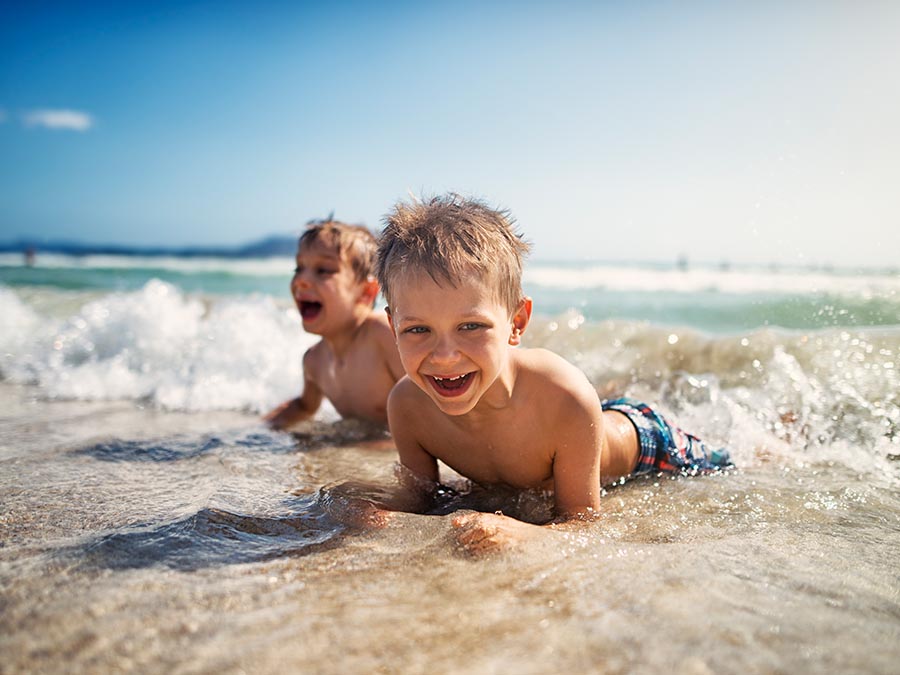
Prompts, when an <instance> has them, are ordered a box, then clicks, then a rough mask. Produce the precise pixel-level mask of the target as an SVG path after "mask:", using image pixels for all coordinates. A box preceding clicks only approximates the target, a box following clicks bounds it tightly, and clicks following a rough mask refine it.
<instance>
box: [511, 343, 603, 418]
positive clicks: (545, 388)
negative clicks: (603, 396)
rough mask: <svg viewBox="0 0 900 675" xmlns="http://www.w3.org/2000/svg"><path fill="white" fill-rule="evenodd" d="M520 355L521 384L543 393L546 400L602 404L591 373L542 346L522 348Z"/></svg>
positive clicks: (591, 404)
mask: <svg viewBox="0 0 900 675" xmlns="http://www.w3.org/2000/svg"><path fill="white" fill-rule="evenodd" d="M516 354H517V358H518V361H519V372H520V376H519V382H520V384H521V386H524V387H527V388H529V389H531V390H533V391H540V392H542V395H541V398H542V399H544V400H555V401H559V402H560V403H563V404H565V405H568V404H570V403H573V402H575V401H578V402H580V403H582V404H586V405H590V406H591V407H593V405H594V404H595V403H596V404H597V405H599V398H598V397H597V391H596V389H594V386H593V385H592V384H591V383H590V381H589V380H588V378H587V376H586V375H585V374H584V373H583V372H582V371H581V370H580V369H579V368H577V367H576V366H574V365H572V364H571V363H569V362H568V361H566V360H565V359H564V358H563V357H561V356H559V355H558V354H555V353H554V352H551V351H549V350H547V349H542V348H531V349H519V350H517V352H516ZM547 394H549V395H552V396H547Z"/></svg>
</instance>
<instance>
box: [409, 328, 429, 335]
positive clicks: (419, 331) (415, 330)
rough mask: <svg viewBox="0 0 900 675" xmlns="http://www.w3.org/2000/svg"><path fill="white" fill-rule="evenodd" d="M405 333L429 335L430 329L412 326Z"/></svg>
mask: <svg viewBox="0 0 900 675" xmlns="http://www.w3.org/2000/svg"><path fill="white" fill-rule="evenodd" d="M403 332H404V333H411V334H413V335H421V334H422V333H427V332H428V329H427V328H425V326H412V327H410V328H407V329H406V330H405V331H403Z"/></svg>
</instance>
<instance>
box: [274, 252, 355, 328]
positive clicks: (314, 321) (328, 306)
mask: <svg viewBox="0 0 900 675" xmlns="http://www.w3.org/2000/svg"><path fill="white" fill-rule="evenodd" d="M364 286H365V284H363V283H361V282H359V281H357V279H356V277H355V276H354V274H353V270H352V268H351V267H350V265H349V264H348V263H347V262H346V261H345V260H343V259H342V258H341V257H340V256H339V255H338V253H337V252H336V251H335V250H334V249H331V248H329V247H327V246H325V245H323V244H322V243H320V242H318V241H314V242H312V243H311V244H304V245H302V246H300V247H299V248H298V249H297V267H296V268H295V269H294V277H293V279H291V295H292V296H293V297H294V302H295V303H296V305H297V309H298V310H299V311H300V317H301V318H302V319H303V329H304V330H305V331H307V332H308V333H314V334H316V335H324V334H327V333H329V332H331V331H335V330H341V329H342V328H343V327H344V326H345V324H346V322H347V320H348V319H349V318H350V317H351V315H352V312H353V309H354V308H355V306H356V304H357V302H359V301H360V298H361V296H362V294H363V289H364Z"/></svg>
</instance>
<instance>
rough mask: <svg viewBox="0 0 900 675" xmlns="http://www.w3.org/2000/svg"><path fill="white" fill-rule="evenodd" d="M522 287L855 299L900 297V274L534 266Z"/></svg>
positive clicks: (605, 266)
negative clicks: (817, 295)
mask: <svg viewBox="0 0 900 675" xmlns="http://www.w3.org/2000/svg"><path fill="white" fill-rule="evenodd" d="M524 284H525V285H526V287H527V286H528V285H535V286H540V287H544V288H554V289H560V290H579V289H598V290H599V289H603V290H609V291H646V292H662V291H664V292H669V293H697V292H703V291H715V292H719V293H734V294H752V293H772V294H779V295H781V294H784V295H788V294H790V295H814V294H825V293H827V294H834V295H854V296H858V297H861V298H870V297H898V296H900V275H896V274H893V275H891V274H874V273H870V274H854V275H849V274H837V273H829V272H817V271H799V270H793V271H781V272H776V271H771V270H764V269H746V270H720V269H711V268H695V269H688V270H679V269H653V268H649V267H643V268H642V267H635V266H629V267H621V266H614V265H587V266H578V267H571V266H549V265H531V266H530V267H529V268H528V269H527V270H526V271H525V275H524Z"/></svg>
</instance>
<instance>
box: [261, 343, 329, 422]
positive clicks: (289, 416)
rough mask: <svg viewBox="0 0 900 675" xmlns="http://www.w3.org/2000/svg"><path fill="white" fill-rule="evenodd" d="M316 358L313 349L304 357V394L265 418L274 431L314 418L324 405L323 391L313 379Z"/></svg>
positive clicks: (280, 406)
mask: <svg viewBox="0 0 900 675" xmlns="http://www.w3.org/2000/svg"><path fill="white" fill-rule="evenodd" d="M314 360H315V357H314V355H313V353H312V349H308V350H307V351H306V353H305V354H304V355H303V393H302V394H300V396H298V397H297V398H292V399H291V400H289V401H285V402H284V403H282V404H281V405H279V406H278V407H277V408H275V409H274V410H272V411H270V412H269V413H267V414H266V415H265V416H264V417H263V421H264V422H265V423H266V424H268V425H269V426H270V427H272V428H273V429H287V428H290V427H292V426H294V425H295V424H297V423H299V422H302V421H303V420H307V419H309V418H310V417H312V416H313V415H314V414H315V412H316V410H318V409H319V406H320V405H322V390H321V389H319V386H318V385H317V384H316V383H315V381H314V380H313V379H312V371H313V369H314V366H313V362H314Z"/></svg>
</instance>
